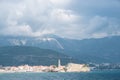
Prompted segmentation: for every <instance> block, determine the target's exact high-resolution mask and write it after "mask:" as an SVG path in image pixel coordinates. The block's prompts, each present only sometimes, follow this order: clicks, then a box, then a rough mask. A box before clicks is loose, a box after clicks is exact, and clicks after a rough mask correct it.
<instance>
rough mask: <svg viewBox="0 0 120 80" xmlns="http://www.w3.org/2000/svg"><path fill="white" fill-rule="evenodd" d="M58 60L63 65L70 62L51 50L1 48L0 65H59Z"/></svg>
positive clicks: (18, 47)
mask: <svg viewBox="0 0 120 80" xmlns="http://www.w3.org/2000/svg"><path fill="white" fill-rule="evenodd" d="M58 59H61V62H62V64H66V63H68V62H69V61H70V59H69V57H68V56H66V55H64V54H62V53H58V52H56V51H53V50H49V49H40V48H37V47H25V46H9V47H0V65H3V66H13V65H14V66H15V65H24V64H29V65H57V61H58Z"/></svg>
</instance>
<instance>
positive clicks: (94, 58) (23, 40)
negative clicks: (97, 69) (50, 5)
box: [0, 35, 120, 63]
mask: <svg viewBox="0 0 120 80" xmlns="http://www.w3.org/2000/svg"><path fill="white" fill-rule="evenodd" d="M119 41H120V36H112V37H105V38H100V39H83V40H74V39H65V38H60V37H58V36H55V35H52V36H51V35H45V36H42V37H11V36H7V37H1V38H0V46H16V45H17V46H34V47H40V48H43V49H51V50H55V51H58V52H60V53H64V54H66V55H69V56H72V57H74V58H76V59H78V60H79V62H95V63H103V62H108V63H119V61H120V42H119Z"/></svg>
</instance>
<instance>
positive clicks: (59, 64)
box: [58, 59, 61, 67]
mask: <svg viewBox="0 0 120 80" xmlns="http://www.w3.org/2000/svg"><path fill="white" fill-rule="evenodd" d="M60 66H61V61H60V59H58V67H60Z"/></svg>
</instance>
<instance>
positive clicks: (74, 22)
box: [0, 0, 120, 39]
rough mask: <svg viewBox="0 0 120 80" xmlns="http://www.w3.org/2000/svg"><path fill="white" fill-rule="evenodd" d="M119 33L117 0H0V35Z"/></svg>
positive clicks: (95, 35)
mask: <svg viewBox="0 0 120 80" xmlns="http://www.w3.org/2000/svg"><path fill="white" fill-rule="evenodd" d="M46 34H54V35H57V36H60V37H64V38H70V39H86V38H103V37H109V36H119V35H120V0H0V36H6V35H9V36H32V37H40V36H42V35H46Z"/></svg>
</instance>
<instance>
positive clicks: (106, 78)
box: [0, 70, 120, 80]
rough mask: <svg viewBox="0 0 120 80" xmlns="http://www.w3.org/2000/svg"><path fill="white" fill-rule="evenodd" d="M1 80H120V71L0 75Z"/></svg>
mask: <svg viewBox="0 0 120 80" xmlns="http://www.w3.org/2000/svg"><path fill="white" fill-rule="evenodd" d="M0 80H120V70H111V71H92V72H87V73H0Z"/></svg>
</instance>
